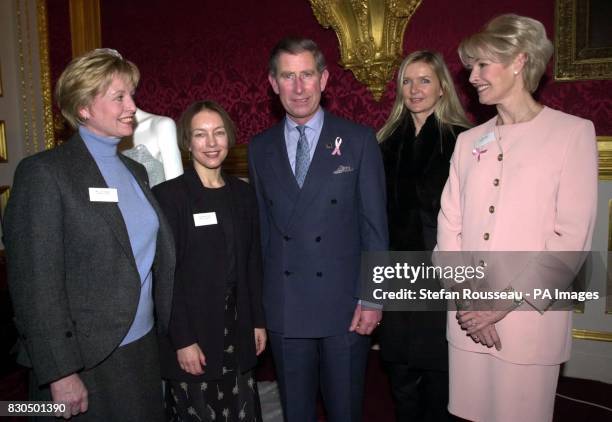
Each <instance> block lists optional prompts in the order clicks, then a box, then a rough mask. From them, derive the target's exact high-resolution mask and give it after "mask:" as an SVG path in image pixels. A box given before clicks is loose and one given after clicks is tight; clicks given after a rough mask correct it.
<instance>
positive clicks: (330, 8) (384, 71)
mask: <svg viewBox="0 0 612 422" xmlns="http://www.w3.org/2000/svg"><path fill="white" fill-rule="evenodd" d="M421 1H422V0H310V4H311V6H312V10H313V12H314V15H315V16H316V18H317V20H318V21H319V23H320V24H321V25H322V26H323V27H324V28H329V27H332V28H333V29H334V31H335V32H336V35H337V37H338V43H339V45H340V54H341V58H340V65H341V66H342V67H344V68H345V69H349V70H351V71H352V72H353V74H354V75H355V77H356V78H357V80H358V81H359V82H361V83H363V84H365V85H366V86H367V87H368V89H369V90H370V92H372V95H373V96H374V98H375V99H376V100H377V101H379V100H380V98H381V97H382V94H383V92H384V90H385V86H386V85H387V82H388V81H389V80H390V79H391V78H392V76H393V72H394V71H395V67H396V66H397V65H398V64H399V63H400V62H401V58H402V53H403V43H404V30H405V29H406V25H407V24H408V21H409V20H410V18H411V17H412V15H413V14H414V12H415V11H416V9H417V7H418V6H419V5H420V4H421Z"/></svg>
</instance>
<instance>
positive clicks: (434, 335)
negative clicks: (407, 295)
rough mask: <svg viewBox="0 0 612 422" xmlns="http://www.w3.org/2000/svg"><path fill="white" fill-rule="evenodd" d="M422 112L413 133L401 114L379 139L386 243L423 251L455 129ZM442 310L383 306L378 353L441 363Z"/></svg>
mask: <svg viewBox="0 0 612 422" xmlns="http://www.w3.org/2000/svg"><path fill="white" fill-rule="evenodd" d="M464 130H465V128H462V127H460V126H450V127H449V126H440V125H439V124H438V120H437V119H436V117H435V115H434V114H432V115H430V116H429V117H428V119H427V121H426V122H425V124H424V125H423V127H422V128H421V131H420V132H419V135H418V136H415V127H414V123H413V121H412V118H411V117H410V115H409V114H406V115H405V117H404V119H403V120H402V123H400V125H399V126H398V127H397V129H396V130H395V131H394V132H393V133H392V134H391V135H390V136H389V137H388V138H387V139H385V140H384V141H383V142H382V143H381V144H380V147H381V151H382V154H383V161H384V165H385V173H386V180H387V198H388V200H387V213H388V217H389V239H390V249H391V250H395V251H428V250H432V249H433V248H434V246H435V244H436V232H437V217H438V212H439V211H440V196H441V195H442V189H443V188H444V184H445V183H446V179H448V172H449V168H450V159H451V156H452V154H453V150H454V147H455V141H456V140H457V135H458V134H459V133H461V132H463V131H464ZM445 333H446V312H385V313H384V317H383V320H382V322H381V326H380V327H379V336H380V343H381V354H382V358H383V359H384V360H387V361H391V362H402V363H409V364H412V365H413V366H414V367H417V368H423V369H427V368H429V369H445V368H446V367H447V360H448V359H447V343H446V334H445Z"/></svg>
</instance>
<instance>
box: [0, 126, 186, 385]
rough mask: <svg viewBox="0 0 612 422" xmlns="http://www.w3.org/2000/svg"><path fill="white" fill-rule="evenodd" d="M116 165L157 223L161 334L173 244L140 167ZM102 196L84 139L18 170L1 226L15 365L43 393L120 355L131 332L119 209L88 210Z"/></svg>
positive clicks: (132, 309) (131, 288)
mask: <svg viewBox="0 0 612 422" xmlns="http://www.w3.org/2000/svg"><path fill="white" fill-rule="evenodd" d="M119 157H120V159H121V160H122V161H123V163H124V164H125V165H126V167H127V168H128V169H129V170H130V172H131V173H132V174H133V175H134V177H135V179H136V181H137V182H138V184H139V186H140V187H141V189H142V191H143V192H144V194H145V196H146V197H147V199H148V200H149V202H150V203H151V205H152V207H153V209H154V210H155V212H156V213H157V216H158V218H159V231H158V234H157V250H156V255H155V261H154V263H153V286H154V287H153V288H154V291H153V295H154V301H155V310H156V315H157V326H158V328H159V329H160V330H162V331H163V330H165V328H166V327H167V324H168V320H169V317H170V305H171V297H172V275H173V273H174V244H173V242H172V233H171V232H170V228H169V226H168V223H167V222H166V220H165V217H164V216H163V214H162V212H161V210H160V208H159V206H158V205H157V201H156V200H155V198H154V197H153V194H152V193H151V191H150V190H149V187H148V181H147V175H146V171H145V169H144V167H142V166H141V165H140V164H138V163H136V162H135V161H133V160H130V159H129V158H126V157H123V156H122V155H119ZM90 187H107V185H106V183H105V181H104V178H103V177H102V174H101V173H100V170H99V169H98V166H97V165H96V163H95V161H94V159H93V157H92V156H91V154H90V153H89V151H88V150H87V147H86V146H85V144H84V142H83V140H82V139H81V137H80V136H79V135H78V133H77V134H75V135H74V136H73V137H72V138H71V139H70V140H69V141H68V142H67V143H65V144H63V145H61V146H58V147H57V148H54V149H52V150H50V151H45V152H42V153H39V154H36V155H33V156H31V157H28V158H25V159H24V160H22V161H21V163H20V164H19V166H18V167H17V170H16V172H15V178H14V184H13V189H12V192H11V198H10V200H9V203H8V205H7V209H6V218H5V221H4V242H5V245H6V250H7V258H8V278H9V289H10V293H11V297H12V301H13V306H14V310H15V324H16V326H17V329H18V331H19V335H20V340H21V341H20V343H21V347H20V353H19V356H18V361H19V362H20V363H21V364H24V365H26V366H31V367H32V368H33V370H34V374H35V376H36V379H37V381H38V383H39V385H44V384H47V383H49V382H51V381H54V380H57V379H59V378H61V377H64V376H66V375H69V374H71V373H74V372H77V371H79V370H81V369H89V368H92V367H94V366H95V365H97V364H98V363H100V362H101V361H103V360H104V359H106V358H107V357H108V356H109V355H110V354H111V353H113V351H114V350H115V349H116V348H117V347H118V346H119V344H120V342H121V341H122V340H123V338H124V337H125V335H126V334H127V332H128V329H129V327H130V326H131V324H132V321H133V319H134V316H135V314H136V309H137V306H138V301H139V297H140V276H139V274H138V269H137V267H136V262H135V260H134V256H133V253H132V248H131V245H130V240H129V237H128V233H127V229H126V227H125V223H124V221H123V217H122V215H121V211H120V210H119V207H118V205H117V204H116V203H109V202H106V203H105V202H91V201H90V200H89V190H88V188H90Z"/></svg>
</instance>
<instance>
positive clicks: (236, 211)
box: [223, 173, 259, 268]
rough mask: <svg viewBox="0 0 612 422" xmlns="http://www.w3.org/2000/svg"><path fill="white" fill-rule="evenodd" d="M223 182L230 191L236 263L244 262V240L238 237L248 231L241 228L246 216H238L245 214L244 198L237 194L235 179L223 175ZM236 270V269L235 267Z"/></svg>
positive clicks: (246, 228) (247, 228)
mask: <svg viewBox="0 0 612 422" xmlns="http://www.w3.org/2000/svg"><path fill="white" fill-rule="evenodd" d="M223 180H225V183H227V186H228V187H229V190H230V196H231V198H232V199H231V200H232V203H231V213H232V222H233V224H234V230H233V231H234V233H233V234H234V236H233V237H234V250H235V253H236V263H239V262H246V261H245V260H243V258H242V252H243V247H242V246H243V245H245V242H244V239H242V238H241V237H240V234H241V233H245V235H246V234H247V233H248V232H247V230H250V228H249V227H243V221H248V220H247V216H244V215H240V214H244V213H245V212H246V210H245V207H244V206H243V205H242V204H244V203H245V198H241V197H240V192H238V187H237V186H236V185H237V183H239V182H238V180H237V179H235V178H233V177H232V176H230V175H228V174H226V173H223ZM240 217H244V218H240ZM257 242H259V239H257ZM237 268H238V267H237Z"/></svg>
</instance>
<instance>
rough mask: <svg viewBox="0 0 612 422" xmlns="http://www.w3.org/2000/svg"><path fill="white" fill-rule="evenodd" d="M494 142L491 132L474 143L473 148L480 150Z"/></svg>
mask: <svg viewBox="0 0 612 422" xmlns="http://www.w3.org/2000/svg"><path fill="white" fill-rule="evenodd" d="M494 140H495V135H494V134H493V132H489V133H487V134H486V135H484V136H483V137H482V138H480V139H479V140H477V141H476V142H475V143H474V148H482V147H484V146H485V145H486V144H490V143H491V142H493V141H494Z"/></svg>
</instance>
